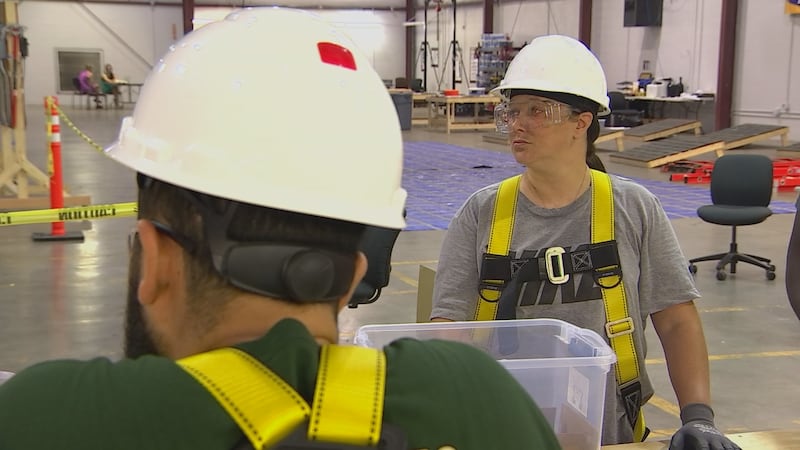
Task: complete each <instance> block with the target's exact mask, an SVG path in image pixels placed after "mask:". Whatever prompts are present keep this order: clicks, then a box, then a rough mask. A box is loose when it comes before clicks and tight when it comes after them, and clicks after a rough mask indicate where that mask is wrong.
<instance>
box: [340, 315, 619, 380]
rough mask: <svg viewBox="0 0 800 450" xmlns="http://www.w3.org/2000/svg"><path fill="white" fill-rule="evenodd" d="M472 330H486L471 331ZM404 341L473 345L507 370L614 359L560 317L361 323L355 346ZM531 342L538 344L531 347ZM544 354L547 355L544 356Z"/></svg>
mask: <svg viewBox="0 0 800 450" xmlns="http://www.w3.org/2000/svg"><path fill="white" fill-rule="evenodd" d="M475 330H486V331H485V332H483V333H475V332H474V331H475ZM467 331H469V332H467ZM404 337H410V338H415V339H419V340H427V339H445V340H454V341H460V342H464V343H467V344H471V345H475V346H477V347H479V348H483V350H485V351H487V352H488V353H490V354H491V355H492V356H493V357H494V358H495V359H497V360H499V361H503V365H504V366H506V367H507V368H524V367H527V366H530V365H532V364H535V365H536V366H537V367H547V366H563V365H570V366H610V365H611V364H613V363H614V362H615V361H616V359H617V358H616V355H615V354H614V351H613V350H612V349H611V347H610V346H609V345H608V343H607V342H606V341H605V340H604V339H603V338H602V337H600V335H598V334H597V333H595V332H594V331H592V330H589V329H585V328H580V327H577V326H575V325H572V324H570V323H568V322H565V321H562V320H558V319H516V320H488V321H470V322H432V323H406V324H386V325H364V326H362V327H360V328H359V329H358V331H357V332H356V335H355V338H354V341H353V342H354V343H355V344H356V345H361V346H367V347H383V346H384V345H387V344H389V343H390V342H392V341H394V340H396V339H400V338H404ZM520 337H522V338H523V339H522V340H520ZM532 340H534V341H536V342H533V343H532V342H531V341H532ZM520 344H522V345H520ZM546 352H549V353H547V354H544V353H546Z"/></svg>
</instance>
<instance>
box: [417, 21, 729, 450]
mask: <svg viewBox="0 0 800 450" xmlns="http://www.w3.org/2000/svg"><path fill="white" fill-rule="evenodd" d="M496 91H498V92H499V93H500V94H501V95H503V96H504V97H505V100H506V101H505V103H504V104H502V105H501V106H499V107H498V108H497V111H496V112H495V113H496V114H495V118H496V122H497V124H498V127H499V128H500V129H501V131H505V132H507V133H508V139H509V144H510V147H511V151H512V153H513V155H514V158H515V159H516V161H517V162H519V163H521V164H522V165H524V166H525V170H524V172H523V174H522V175H520V176H516V177H512V178H509V179H508V180H506V181H503V182H501V183H497V184H494V185H491V186H488V187H486V188H484V189H481V190H479V191H478V192H476V193H474V194H473V195H472V196H471V197H470V198H469V199H468V200H467V202H466V203H465V204H464V205H463V206H462V208H461V209H460V210H459V211H458V213H457V214H456V216H455V217H454V218H453V220H452V222H451V223H450V227H449V229H448V231H447V235H446V237H445V239H444V243H443V246H442V252H441V256H440V259H439V264H438V269H437V273H436V281H435V285H434V298H433V301H434V305H433V311H432V314H431V318H432V319H433V320H491V319H509V318H536V317H550V318H557V319H561V320H565V321H567V322H571V323H573V324H575V325H577V326H580V327H583V328H589V329H592V330H594V331H596V332H598V333H599V334H601V335H602V336H605V337H606V339H607V340H608V342H609V344H610V345H611V347H612V348H613V349H614V351H615V353H616V355H617V363H616V365H615V370H613V371H611V372H610V373H609V377H610V378H609V380H608V381H609V382H608V383H607V384H606V386H607V392H606V397H605V413H604V417H603V431H602V442H603V444H616V443H625V442H634V441H641V440H642V439H644V438H646V435H647V429H646V427H645V424H644V417H643V415H642V414H641V407H642V405H643V404H644V403H645V402H647V400H648V399H649V398H650V397H651V396H652V395H653V387H652V385H651V383H650V380H649V378H648V376H647V372H646V370H645V364H644V361H645V356H646V347H645V334H644V326H645V323H646V320H647V318H648V317H650V318H651V320H652V322H653V327H654V328H655V330H656V332H657V333H658V336H659V338H660V340H661V344H662V346H663V347H664V354H665V356H666V360H667V366H668V369H669V374H670V379H671V380H672V385H673V387H674V389H675V394H676V395H677V398H678V402H679V404H680V407H681V420H682V423H683V426H682V427H681V428H680V429H678V431H677V432H676V433H675V435H674V436H673V438H672V442H671V444H670V449H671V450H682V449H697V450H700V449H709V448H711V449H738V448H739V447H738V446H737V445H736V444H734V443H732V442H731V441H729V440H728V439H727V438H726V437H725V436H724V435H723V434H722V433H720V432H719V431H718V430H717V429H716V427H715V425H714V413H713V411H712V409H711V406H710V404H711V395H710V387H709V368H708V354H707V350H706V345H705V339H704V337H703V329H702V325H701V323H700V318H699V316H698V313H697V310H696V309H695V306H694V302H693V300H694V299H695V298H698V297H699V296H700V294H699V293H698V292H697V290H696V289H695V286H694V282H693V280H692V278H691V275H690V274H689V271H688V270H687V268H686V259H685V257H684V256H683V254H682V253H681V250H680V246H679V244H678V241H677V239H676V237H675V233H674V231H673V230H672V227H671V225H670V223H669V220H668V219H667V216H666V214H665V213H664V210H663V209H662V208H661V205H660V203H659V201H658V199H657V198H656V197H655V196H654V195H652V194H651V193H650V192H649V191H647V190H646V189H645V188H643V187H641V186H640V185H638V184H635V183H633V182H631V181H626V180H623V179H621V178H619V177H615V176H609V175H607V174H605V173H604V169H603V167H602V163H600V162H599V160H598V158H597V156H596V155H595V153H594V151H595V148H594V141H595V139H596V138H597V137H598V134H599V131H600V127H599V123H598V120H597V116H598V115H602V114H605V113H607V112H608V103H609V100H608V95H607V91H606V77H605V74H604V73H603V69H602V67H601V66H600V62H599V61H598V60H597V58H596V57H595V56H594V55H593V54H592V53H591V52H590V51H589V50H588V49H587V48H586V47H585V46H584V45H583V44H582V43H581V42H579V41H577V40H575V39H573V38H570V37H567V36H544V37H540V38H537V39H534V40H533V41H532V42H531V43H530V44H528V45H527V46H525V47H524V48H523V49H522V50H521V51H520V52H519V54H517V56H516V57H515V58H514V60H513V61H512V63H511V65H510V66H509V68H508V71H507V72H506V75H505V78H504V79H503V81H502V82H501V83H500V85H499V86H498V87H497V88H496ZM594 169H596V170H594ZM518 194H521V195H518Z"/></svg>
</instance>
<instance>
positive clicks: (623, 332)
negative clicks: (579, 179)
mask: <svg viewBox="0 0 800 450" xmlns="http://www.w3.org/2000/svg"><path fill="white" fill-rule="evenodd" d="M591 223H592V243H593V244H594V243H598V242H606V241H613V240H614V193H613V192H612V190H611V177H609V176H608V174H606V173H603V172H600V171H597V170H592V222H591ZM617 273H619V274H620V275H617V274H614V275H610V276H608V277H597V278H596V280H597V283H598V284H600V286H601V287H602V288H603V289H601V291H602V292H603V305H604V307H605V311H606V336H608V339H609V342H610V343H611V348H613V349H614V353H615V354H616V355H617V364H616V365H615V375H616V379H617V385H618V386H619V388H620V391H621V394H622V401H623V402H624V406H625V411H626V413H627V415H628V420H629V421H631V426H632V427H633V432H634V440H635V441H636V442H641V441H642V440H644V438H645V437H646V428H645V426H644V415H643V414H642V410H641V404H642V385H641V383H640V382H639V359H638V356H637V355H636V347H634V343H633V330H634V327H633V319H631V317H630V314H629V312H628V302H627V300H626V298H625V286H624V284H623V281H622V275H621V271H617Z"/></svg>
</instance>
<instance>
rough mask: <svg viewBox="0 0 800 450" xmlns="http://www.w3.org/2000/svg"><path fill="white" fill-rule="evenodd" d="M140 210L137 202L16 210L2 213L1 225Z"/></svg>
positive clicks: (129, 213) (131, 213) (107, 216)
mask: <svg viewBox="0 0 800 450" xmlns="http://www.w3.org/2000/svg"><path fill="white" fill-rule="evenodd" d="M138 212H139V206H138V204H137V203H136V202H129V203H110V204H107V205H89V206H75V207H69V208H57V209H37V210H32V211H14V212H6V213H0V226H8V225H28V224H32V223H52V222H68V221H74V220H96V219H110V218H112V217H131V216H135V215H136V214H137V213H138Z"/></svg>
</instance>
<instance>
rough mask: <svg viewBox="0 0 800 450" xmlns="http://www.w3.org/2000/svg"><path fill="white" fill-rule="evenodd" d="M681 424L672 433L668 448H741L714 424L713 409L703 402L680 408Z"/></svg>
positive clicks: (719, 449) (694, 449)
mask: <svg viewBox="0 0 800 450" xmlns="http://www.w3.org/2000/svg"><path fill="white" fill-rule="evenodd" d="M681 422H682V423H683V426H682V427H681V428H680V429H679V430H678V431H676V432H675V434H674V435H672V440H671V441H670V442H669V450H742V449H741V447H739V446H738V445H736V444H734V443H733V442H732V441H731V440H730V439H728V438H726V437H725V435H724V434H722V432H721V431H719V430H717V427H716V426H714V411H713V410H712V409H711V407H710V406H708V405H706V404H704V403H690V404H688V405H686V406H684V407H683V408H682V409H681Z"/></svg>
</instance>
